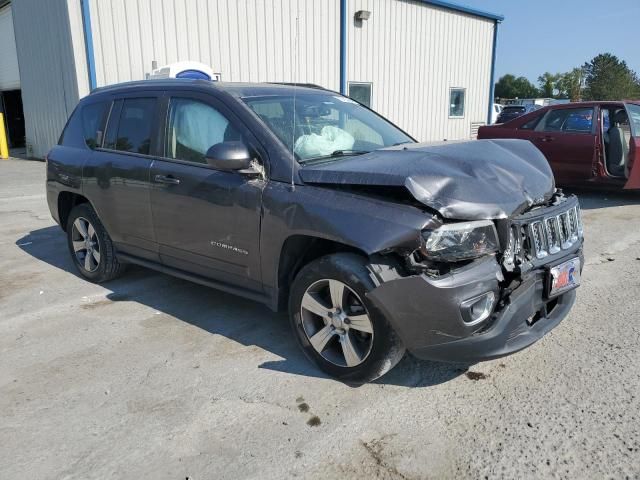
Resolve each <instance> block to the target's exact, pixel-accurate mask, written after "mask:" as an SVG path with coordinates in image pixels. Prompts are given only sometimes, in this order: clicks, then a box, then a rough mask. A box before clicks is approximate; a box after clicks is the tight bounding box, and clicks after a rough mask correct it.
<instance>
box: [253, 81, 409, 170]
mask: <svg viewBox="0 0 640 480" xmlns="http://www.w3.org/2000/svg"><path fill="white" fill-rule="evenodd" d="M243 101H244V102H245V103H246V104H247V105H248V106H249V108H251V109H252V110H253V111H254V112H255V113H256V114H257V115H258V116H259V117H260V118H261V119H262V121H263V122H264V123H265V124H266V125H267V127H269V129H271V131H272V132H273V133H274V134H275V135H276V137H278V138H279V139H280V141H281V142H282V143H283V144H284V145H285V146H286V147H287V149H288V150H293V152H294V154H295V157H296V159H297V160H298V162H300V163H304V162H306V161H312V160H318V159H326V158H333V157H335V158H337V157H340V156H345V155H361V154H364V153H368V152H370V151H372V150H376V149H379V148H384V147H390V146H393V145H399V144H401V143H408V142H413V139H412V138H411V137H409V136H408V135H406V134H405V133H403V132H402V131H401V130H399V129H398V128H396V127H394V126H393V125H392V124H391V123H389V122H388V121H386V120H385V119H384V118H382V117H381V116H379V115H377V114H376V113H374V112H372V111H371V110H368V109H366V108H364V107H363V106H362V105H360V104H358V103H356V102H354V101H353V100H351V99H349V98H346V97H342V96H340V95H338V94H331V93H299V94H296V96H295V131H294V108H293V105H294V98H293V95H290V94H287V95H275V96H264V97H246V98H243Z"/></svg>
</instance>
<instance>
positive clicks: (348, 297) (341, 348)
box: [300, 279, 373, 367]
mask: <svg viewBox="0 0 640 480" xmlns="http://www.w3.org/2000/svg"><path fill="white" fill-rule="evenodd" d="M300 316H301V318H302V327H303V329H304V333H305V335H306V336H307V338H308V339H309V343H311V345H312V346H313V348H314V349H315V351H316V352H318V353H319V354H320V355H321V356H322V357H323V358H324V359H325V360H327V361H329V362H331V363H333V364H334V365H338V366H341V367H356V366H358V365H360V364H361V363H362V362H364V361H365V360H366V358H367V357H368V356H369V353H370V352H371V347H372V346H373V324H372V323H371V319H370V318H369V314H368V312H367V309H366V308H365V306H364V304H363V303H362V300H361V299H360V297H359V296H358V295H357V294H356V293H355V292H354V291H353V290H352V289H351V288H349V286H347V285H346V284H344V283H342V282H340V281H338V280H333V279H323V280H318V281H317V282H314V283H313V284H312V285H310V286H309V287H308V288H307V290H306V291H305V293H304V295H303V297H302V303H301V307H300Z"/></svg>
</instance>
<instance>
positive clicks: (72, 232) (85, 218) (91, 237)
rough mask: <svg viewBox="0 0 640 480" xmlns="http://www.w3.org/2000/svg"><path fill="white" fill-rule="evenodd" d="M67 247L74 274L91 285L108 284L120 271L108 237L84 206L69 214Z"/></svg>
mask: <svg viewBox="0 0 640 480" xmlns="http://www.w3.org/2000/svg"><path fill="white" fill-rule="evenodd" d="M67 245H68V246H69V252H70V253H71V258H72V259H73V263H74V264H75V266H76V268H77V269H78V272H79V273H80V275H82V276H83V277H84V278H86V279H87V280H89V281H91V282H94V283H102V282H108V281H109V280H113V279H114V278H116V277H117V276H119V275H120V274H121V273H122V271H123V269H124V268H123V265H122V264H121V263H120V262H118V259H117V257H116V251H115V248H114V247H113V243H112V241H111V237H109V234H108V233H107V230H106V229H105V228H104V226H103V225H102V222H101V221H100V219H99V218H98V215H96V212H95V211H94V210H93V208H92V207H91V206H90V205H89V204H87V203H82V204H80V205H77V206H75V207H74V208H73V210H71V213H70V214H69V218H68V220H67Z"/></svg>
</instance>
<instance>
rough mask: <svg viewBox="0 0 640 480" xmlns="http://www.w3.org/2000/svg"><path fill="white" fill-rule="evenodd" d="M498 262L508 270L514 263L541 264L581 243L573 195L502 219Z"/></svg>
mask: <svg viewBox="0 0 640 480" xmlns="http://www.w3.org/2000/svg"><path fill="white" fill-rule="evenodd" d="M505 227H506V228H508V230H506V231H505V232H506V233H504V236H503V239H504V240H503V242H504V243H503V245H505V249H504V250H503V255H502V264H503V266H504V267H505V268H506V269H507V270H508V271H512V270H513V269H514V268H515V267H516V266H517V265H522V264H524V263H532V264H533V265H541V264H544V263H547V262H549V261H552V260H553V259H554V258H555V256H556V255H557V256H558V257H560V256H561V255H562V254H563V253H564V252H565V251H567V250H569V249H571V248H573V247H575V246H576V245H577V243H579V242H581V240H582V236H583V232H582V220H581V218H580V206H579V205H578V201H577V199H576V198H575V197H570V198H568V199H566V200H564V201H562V203H559V204H558V205H554V206H550V207H546V208H538V209H535V210H532V211H529V212H527V213H525V214H522V215H519V216H517V217H514V218H511V219H509V220H507V221H506V225H505Z"/></svg>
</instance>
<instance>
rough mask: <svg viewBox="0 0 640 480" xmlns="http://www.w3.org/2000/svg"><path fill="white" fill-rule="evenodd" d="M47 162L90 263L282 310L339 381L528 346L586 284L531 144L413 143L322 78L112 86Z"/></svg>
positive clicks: (574, 209) (74, 239)
mask: <svg viewBox="0 0 640 480" xmlns="http://www.w3.org/2000/svg"><path fill="white" fill-rule="evenodd" d="M47 157H48V158H47V198H48V203H49V208H50V210H51V213H52V215H53V217H54V219H55V220H56V221H57V222H58V223H59V224H60V225H61V227H62V228H63V230H64V231H65V232H66V234H67V237H68V245H69V251H70V253H71V256H72V258H73V260H74V262H75V265H76V267H77V269H78V271H79V273H80V275H82V276H83V277H84V278H86V279H88V280H90V281H93V282H106V281H109V280H112V279H113V278H115V277H116V276H118V275H119V274H120V273H121V272H122V271H123V268H124V267H125V265H126V264H128V263H134V264H138V265H143V266H146V267H149V268H152V269H156V270H159V271H162V272H166V273H169V274H172V275H175V276H178V277H181V278H186V279H189V280H192V281H194V282H198V283H201V284H204V285H209V286H212V287H215V288H218V289H221V290H225V291H228V292H232V293H234V294H238V295H242V296H244V297H247V298H249V299H252V300H256V301H259V302H263V303H265V304H267V305H268V306H269V307H270V308H272V309H274V310H279V309H286V308H288V310H289V314H290V318H291V326H292V328H293V333H294V336H295V338H296V339H297V341H298V342H299V344H300V345H301V347H302V349H303V350H304V352H305V353H306V354H307V356H308V357H309V358H310V359H311V360H312V361H314V362H315V363H316V364H317V365H318V366H319V367H320V368H321V369H322V370H324V371H325V372H327V373H328V374H330V375H333V376H335V377H338V378H340V379H342V380H345V381H350V382H365V381H369V380H372V379H374V378H376V377H379V376H381V375H383V374H384V373H385V372H387V371H388V370H390V369H391V368H392V367H393V366H394V365H395V364H396V363H397V362H398V361H399V360H400V359H401V358H402V356H403V355H404V353H405V350H409V351H410V352H411V353H413V354H414V355H416V356H417V357H419V358H424V359H432V360H442V361H455V362H476V361H480V360H486V359H491V358H496V357H500V356H502V355H507V354H510V353H513V352H516V351H518V350H521V349H523V348H525V347H527V346H528V345H531V344H532V343H534V342H535V341H536V340H538V339H539V338H541V337H542V336H543V335H544V334H545V333H546V332H548V331H549V330H551V329H552V328H553V327H555V326H556V325H558V323H559V322H560V321H561V320H562V319H563V318H564V317H565V316H566V315H567V313H568V312H569V310H570V309H571V307H572V305H573V303H574V301H575V290H574V289H575V287H577V286H578V285H579V283H580V272H581V269H582V264H583V257H582V223H581V218H580V208H579V205H578V201H577V199H576V198H575V197H573V196H565V195H563V194H562V192H561V191H559V190H557V189H556V188H555V184H554V179H553V175H552V173H551V170H550V168H549V165H548V163H547V161H546V160H545V158H544V156H543V155H542V154H541V153H540V152H539V151H538V150H537V149H536V148H535V147H534V146H533V145H532V144H531V143H529V142H526V141H520V140H483V141H470V142H460V143H453V142H449V143H444V144H439V145H433V144H432V145H427V144H419V143H416V142H415V140H414V139H413V138H411V137H410V136H409V135H407V134H406V133H405V132H403V131H402V130H400V129H399V128H398V127H396V126H395V125H393V124H391V123H390V122H389V121H387V120H385V119H384V118H382V117H381V116H379V115H378V114H376V113H375V112H373V111H372V110H370V109H368V108H366V107H364V106H363V105H361V104H359V103H357V102H354V101H353V100H351V99H349V98H346V97H343V96H341V95H340V94H338V93H335V92H332V91H328V90H323V89H320V88H315V87H312V86H304V87H302V86H291V85H278V84H225V83H213V82H207V81H203V80H148V81H143V82H134V83H128V84H122V85H115V86H111V87H106V88H101V89H98V90H96V91H94V92H93V93H92V94H91V95H89V96H88V97H86V98H84V99H82V100H81V101H80V103H79V105H78V106H77V108H76V109H75V111H74V112H73V114H72V115H71V117H70V118H69V121H68V123H67V125H66V127H65V129H64V132H63V134H62V136H61V138H60V141H59V144H58V145H57V146H55V147H54V148H53V149H52V150H51V151H50V152H49V153H48V156H47Z"/></svg>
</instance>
